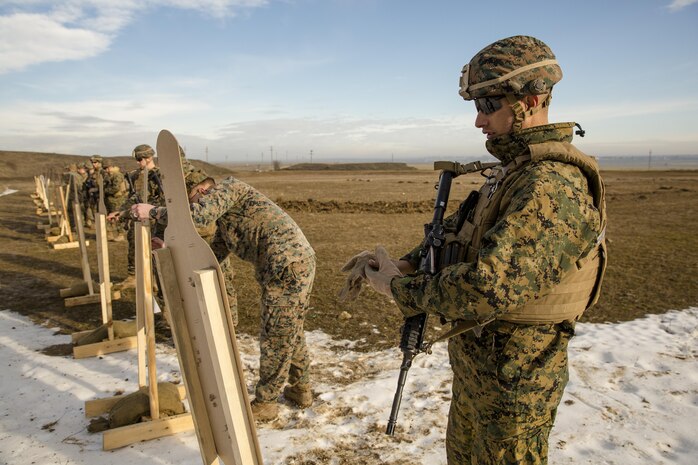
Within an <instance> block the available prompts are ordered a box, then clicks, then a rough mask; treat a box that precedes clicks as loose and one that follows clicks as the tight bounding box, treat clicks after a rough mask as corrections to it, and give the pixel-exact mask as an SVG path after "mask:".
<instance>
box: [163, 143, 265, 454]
mask: <svg viewBox="0 0 698 465" xmlns="http://www.w3.org/2000/svg"><path fill="white" fill-rule="evenodd" d="M157 153H158V159H159V165H160V172H161V173H162V175H163V184H164V190H165V194H166V200H167V207H168V210H167V213H168V215H167V216H168V225H167V229H166V230H165V244H166V247H165V248H162V249H159V250H157V251H155V257H156V262H157V266H158V272H159V276H160V284H161V286H162V290H163V295H164V297H165V305H166V307H167V308H168V310H169V312H170V316H171V321H172V327H171V329H172V335H173V337H174V340H175V347H176V348H177V355H178V357H179V363H180V367H181V370H182V376H183V378H184V381H185V385H186V387H187V397H188V398H189V405H190V409H191V412H192V416H193V418H194V424H195V426H196V434H197V438H198V440H199V447H200V450H201V458H202V461H203V463H204V465H212V464H214V463H217V461H218V459H220V460H221V461H222V462H223V463H224V464H225V465H262V463H263V460H262V454H261V450H260V447H259V442H258V440H257V431H256V428H255V422H254V417H253V415H252V411H251V409H250V404H249V399H248V396H247V386H246V383H245V377H244V370H243V366H242V362H241V360H240V354H239V353H238V350H237V342H236V339H235V329H234V326H233V322H232V317H231V314H230V308H229V306H228V300H227V295H226V292H225V284H224V281H223V275H222V273H221V270H220V267H219V266H218V262H217V261H216V258H215V256H214V255H213V252H211V249H210V248H209V246H208V244H206V242H205V241H204V240H203V239H201V237H200V236H199V235H198V233H197V232H196V229H195V228H194V224H193V222H192V219H191V214H190V212H189V201H188V196H187V191H186V188H185V185H184V177H183V176H182V166H181V161H180V155H179V144H178V143H177V140H176V139H175V137H174V136H173V135H172V134H171V133H170V132H169V131H166V130H163V131H161V132H160V134H159V136H158V142H157Z"/></svg>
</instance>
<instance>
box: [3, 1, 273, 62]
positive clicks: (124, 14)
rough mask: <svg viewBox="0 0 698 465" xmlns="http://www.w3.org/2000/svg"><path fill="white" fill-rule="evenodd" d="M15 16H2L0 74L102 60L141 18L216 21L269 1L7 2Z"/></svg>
mask: <svg viewBox="0 0 698 465" xmlns="http://www.w3.org/2000/svg"><path fill="white" fill-rule="evenodd" d="M3 3H4V4H5V6H6V7H7V8H8V9H9V8H10V7H12V10H13V11H12V13H10V14H7V15H3V16H0V74H4V73H8V72H11V71H20V70H22V69H24V68H26V67H28V66H31V65H35V64H39V63H44V62H51V61H65V60H79V59H85V58H90V57H93V56H95V55H98V54H100V53H102V52H104V51H105V50H107V49H108V48H109V45H110V43H111V41H112V40H114V38H115V37H116V36H117V34H118V32H119V31H120V30H121V29H123V28H124V27H125V26H126V25H128V24H129V23H130V22H131V21H132V20H133V18H134V17H135V16H136V15H137V13H139V12H142V11H145V10H148V9H154V8H179V9H188V10H195V11H198V12H201V13H202V14H205V15H208V16H211V17H214V18H226V17H233V16H235V14H236V12H237V11H238V10H240V9H248V8H255V7H260V6H264V5H266V4H267V3H268V0H142V1H135V0H120V1H118V2H116V1H103V0H68V1H65V2H60V4H58V5H56V4H55V3H56V2H51V1H45V0H28V1H27V0H23V1H21V2H20V1H17V0H15V1H12V0H10V1H7V2H3Z"/></svg>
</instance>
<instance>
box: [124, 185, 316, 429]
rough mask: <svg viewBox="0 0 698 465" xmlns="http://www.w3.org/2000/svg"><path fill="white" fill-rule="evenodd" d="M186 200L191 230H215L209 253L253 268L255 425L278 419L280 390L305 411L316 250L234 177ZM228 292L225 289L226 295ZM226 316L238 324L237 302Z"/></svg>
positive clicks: (161, 216) (140, 213)
mask: <svg viewBox="0 0 698 465" xmlns="http://www.w3.org/2000/svg"><path fill="white" fill-rule="evenodd" d="M189 198H190V202H191V210H192V211H191V214H192V220H193V221H194V224H195V225H196V226H197V227H198V228H208V227H209V226H210V225H211V224H215V225H216V226H217V228H216V231H215V237H214V238H213V240H212V249H213V250H214V253H216V256H217V258H218V259H219V261H220V259H221V257H222V256H224V255H225V256H226V257H227V255H229V254H230V253H234V254H235V255H237V256H238V257H240V258H241V259H243V260H245V261H248V262H250V263H252V264H253V265H254V267H255V276H256V279H257V282H258V283H259V285H260V286H261V289H262V302H261V331H260V368H259V382H258V383H257V385H256V387H255V400H254V401H253V402H252V411H253V413H254V415H255V417H256V418H257V419H258V420H260V421H268V420H271V419H273V418H276V416H277V415H278V411H279V406H278V398H279V396H280V395H281V392H282V390H283V394H284V397H285V398H286V399H287V400H289V401H291V402H293V403H294V404H296V405H297V406H298V407H300V408H306V407H309V406H310V405H311V404H312V401H313V394H312V390H311V387H310V375H309V367H310V356H309V354H308V349H307V347H306V343H305V334H304V331H303V322H304V319H305V315H306V312H307V310H308V300H309V297H310V292H311V290H312V286H313V280H314V277H315V252H314V251H313V249H312V247H311V246H310V244H309V243H308V241H307V239H306V238H305V236H304V235H303V232H302V231H301V229H300V228H299V227H298V225H297V224H296V223H295V222H294V221H293V219H292V218H291V217H290V216H288V214H286V213H285V212H284V211H283V210H282V209H281V208H280V207H278V206H277V205H276V204H275V203H274V202H272V201H271V200H269V199H268V198H267V197H265V196H264V195H263V194H261V193H260V192H258V191H256V190H255V189H254V188H252V187H251V186H249V185H247V184H245V183H244V182H242V181H239V180H237V179H235V178H233V177H230V178H227V179H225V180H224V181H222V182H221V183H220V184H218V185H215V182H214V180H213V179H211V178H208V179H206V180H204V181H203V182H202V183H200V184H198V185H197V186H195V187H194V188H193V189H192V190H191V191H190V197H189ZM132 212H133V213H134V216H136V217H137V218H153V219H156V220H157V221H158V222H161V223H162V222H166V221H167V209H166V208H165V207H159V208H155V207H153V206H151V205H144V204H141V205H135V206H134V207H132ZM226 286H228V285H226ZM231 290H232V289H231V288H227V291H228V294H230V293H231ZM231 311H232V312H233V315H234V321H237V308H236V306H235V303H234V302H231ZM286 382H288V385H287V386H286V387H285V388H284V385H285V384H286Z"/></svg>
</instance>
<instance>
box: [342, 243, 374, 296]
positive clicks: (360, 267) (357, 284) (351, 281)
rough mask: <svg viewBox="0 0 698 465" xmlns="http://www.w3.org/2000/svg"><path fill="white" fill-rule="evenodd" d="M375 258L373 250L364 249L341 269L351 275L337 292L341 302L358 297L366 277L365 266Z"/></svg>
mask: <svg viewBox="0 0 698 465" xmlns="http://www.w3.org/2000/svg"><path fill="white" fill-rule="evenodd" d="M375 258H376V256H375V254H374V253H373V252H369V251H368V250H364V251H363V252H361V253H358V254H356V255H354V256H353V257H352V258H351V259H350V260H349V261H348V262H346V263H345V264H344V266H343V267H342V269H341V271H342V272H344V273H346V272H349V276H347V280H346V281H345V283H344V287H343V288H342V289H340V290H339V292H338V293H337V297H338V298H339V300H340V301H341V302H346V301H351V300H354V299H356V298H357V297H358V295H359V294H360V293H361V286H362V285H363V283H364V280H365V279H366V273H365V272H364V268H366V265H367V264H368V261H369V260H374V259H375Z"/></svg>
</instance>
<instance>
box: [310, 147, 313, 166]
mask: <svg viewBox="0 0 698 465" xmlns="http://www.w3.org/2000/svg"><path fill="white" fill-rule="evenodd" d="M312 162H313V149H310V163H312Z"/></svg>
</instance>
